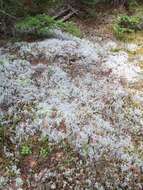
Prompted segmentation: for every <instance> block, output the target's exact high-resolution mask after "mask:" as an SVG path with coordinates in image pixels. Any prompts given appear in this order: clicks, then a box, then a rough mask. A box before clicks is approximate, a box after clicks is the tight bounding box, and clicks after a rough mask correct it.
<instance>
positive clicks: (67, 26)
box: [57, 21, 81, 37]
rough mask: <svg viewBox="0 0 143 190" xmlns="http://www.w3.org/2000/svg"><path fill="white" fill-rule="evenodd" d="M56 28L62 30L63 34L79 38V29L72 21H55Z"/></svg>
mask: <svg viewBox="0 0 143 190" xmlns="http://www.w3.org/2000/svg"><path fill="white" fill-rule="evenodd" d="M57 26H58V27H59V28H61V29H63V30H64V31H65V32H68V33H70V34H72V35H74V36H77V37H80V36H81V31H80V29H79V28H78V27H77V26H76V24H75V23H74V22H72V21H70V22H65V23H64V22H62V21H57Z"/></svg>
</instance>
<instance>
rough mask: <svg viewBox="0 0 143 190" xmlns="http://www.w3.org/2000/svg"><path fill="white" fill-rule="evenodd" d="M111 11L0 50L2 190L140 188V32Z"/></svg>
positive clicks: (142, 56) (142, 57)
mask: <svg viewBox="0 0 143 190" xmlns="http://www.w3.org/2000/svg"><path fill="white" fill-rule="evenodd" d="M114 11H115V13H114V14H111V13H110V14H109V13H106V12H105V15H104V16H102V18H101V17H100V19H96V20H95V21H93V20H94V19H92V20H91V19H89V20H88V19H86V20H85V21H83V20H82V21H81V19H79V18H78V19H77V18H76V19H75V18H74V21H75V22H76V23H77V24H78V26H79V27H80V28H81V31H83V38H82V39H79V38H76V37H73V36H70V35H68V34H65V33H58V34H57V37H55V38H51V39H46V40H43V41H37V42H32V43H28V42H17V43H14V44H12V43H8V44H7V45H5V47H1V48H0V56H1V62H0V81H1V84H0V116H1V118H0V119H1V125H0V130H1V133H0V134H1V135H0V143H1V144H0V146H1V147H0V148H1V149H0V154H1V155H0V189H2V190H9V189H11V190H22V189H23V190H28V189H29V190H30V189H37V190H38V189H58V190H69V189H71V190H82V189H83V190H104V189H107V190H112V189H113V190H116V189H117V190H119V189H120V190H124V189H131V190H142V189H143V73H142V69H143V40H142V39H143V35H142V33H136V34H132V35H131V36H130V38H132V39H133V40H132V41H125V42H121V41H118V40H116V38H115V37H114V35H113V32H112V24H113V22H114V18H115V15H116V14H117V13H116V11H117V10H114ZM118 11H119V10H118ZM121 12H123V13H124V10H122V9H121ZM98 16H100V15H97V17H98ZM97 20H98V21H97ZM59 34H60V35H59Z"/></svg>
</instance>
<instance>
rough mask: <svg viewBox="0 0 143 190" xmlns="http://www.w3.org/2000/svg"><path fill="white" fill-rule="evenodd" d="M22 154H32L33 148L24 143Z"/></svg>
mask: <svg viewBox="0 0 143 190" xmlns="http://www.w3.org/2000/svg"><path fill="white" fill-rule="evenodd" d="M20 154H21V155H22V156H28V155H30V154H32V150H31V148H30V147H29V146H28V145H22V147H21V150H20Z"/></svg>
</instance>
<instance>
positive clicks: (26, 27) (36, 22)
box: [16, 14, 80, 37]
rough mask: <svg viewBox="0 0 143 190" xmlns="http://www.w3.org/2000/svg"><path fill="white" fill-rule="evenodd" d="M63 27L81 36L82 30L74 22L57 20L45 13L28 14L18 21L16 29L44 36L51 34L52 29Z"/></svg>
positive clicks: (66, 30)
mask: <svg viewBox="0 0 143 190" xmlns="http://www.w3.org/2000/svg"><path fill="white" fill-rule="evenodd" d="M55 28H61V29H63V30H64V31H65V32H69V33H71V34H73V35H75V36H80V30H79V29H78V28H77V27H76V25H75V24H74V23H73V22H66V23H64V22H62V21H56V20H54V18H53V17H50V16H48V15H45V14H40V15H36V16H28V17H26V18H25V19H24V20H21V21H19V22H17V23H16V30H17V31H19V32H20V33H22V34H23V33H25V34H32V35H34V36H38V37H43V36H47V35H49V34H50V32H51V30H52V29H55Z"/></svg>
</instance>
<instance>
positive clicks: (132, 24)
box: [113, 15, 143, 39]
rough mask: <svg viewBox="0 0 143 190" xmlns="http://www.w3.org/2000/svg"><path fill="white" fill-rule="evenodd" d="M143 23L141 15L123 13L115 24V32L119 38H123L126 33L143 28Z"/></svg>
mask: <svg viewBox="0 0 143 190" xmlns="http://www.w3.org/2000/svg"><path fill="white" fill-rule="evenodd" d="M142 23H143V20H142V19H141V18H140V17H137V16H128V15H123V16H121V17H119V18H118V19H117V22H116V23H115V24H114V26H113V30H114V34H115V36H116V37H117V38H119V39H122V38H123V37H124V34H126V33H132V32H136V31H138V30H142V29H143V27H142Z"/></svg>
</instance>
